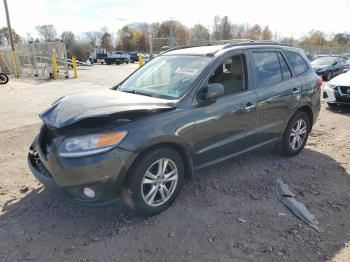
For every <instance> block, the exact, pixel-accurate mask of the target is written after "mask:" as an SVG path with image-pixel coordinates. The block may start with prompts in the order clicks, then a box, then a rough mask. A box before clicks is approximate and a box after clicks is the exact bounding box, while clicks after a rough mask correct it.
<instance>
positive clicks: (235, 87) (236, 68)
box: [209, 55, 246, 96]
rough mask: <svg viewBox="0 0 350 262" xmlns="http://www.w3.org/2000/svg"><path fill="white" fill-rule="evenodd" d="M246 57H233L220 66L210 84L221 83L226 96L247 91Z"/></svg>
mask: <svg viewBox="0 0 350 262" xmlns="http://www.w3.org/2000/svg"><path fill="white" fill-rule="evenodd" d="M244 65H245V57H244V55H237V56H233V57H231V58H229V59H226V61H225V62H224V63H222V64H221V65H219V66H218V68H217V69H216V70H215V71H214V73H213V75H212V76H211V77H210V79H209V83H219V84H222V85H223V86H224V88H225V96H226V95H231V94H236V93H240V92H242V91H244V90H246V85H245V79H246V74H245V70H244V69H245V66H244Z"/></svg>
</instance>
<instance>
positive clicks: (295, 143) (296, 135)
mask: <svg viewBox="0 0 350 262" xmlns="http://www.w3.org/2000/svg"><path fill="white" fill-rule="evenodd" d="M306 134H307V125H306V123H305V121H304V120H303V119H298V120H297V121H295V123H294V125H293V127H292V129H291V131H290V135H289V145H290V147H291V148H292V149H293V150H298V149H299V148H300V147H301V146H302V145H303V143H304V140H305V137H306Z"/></svg>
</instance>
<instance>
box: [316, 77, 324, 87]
mask: <svg viewBox="0 0 350 262" xmlns="http://www.w3.org/2000/svg"><path fill="white" fill-rule="evenodd" d="M316 84H317V85H318V86H319V87H320V86H322V84H323V79H322V77H320V76H317V78H316Z"/></svg>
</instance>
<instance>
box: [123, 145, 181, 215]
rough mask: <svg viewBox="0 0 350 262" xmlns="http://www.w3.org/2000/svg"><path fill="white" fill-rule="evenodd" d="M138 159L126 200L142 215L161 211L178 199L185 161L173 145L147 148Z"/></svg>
mask: <svg viewBox="0 0 350 262" xmlns="http://www.w3.org/2000/svg"><path fill="white" fill-rule="evenodd" d="M136 161H137V162H136V164H135V165H134V166H133V167H132V168H131V170H130V171H129V172H128V175H129V177H128V178H127V185H126V187H125V189H124V190H123V199H124V201H125V203H126V204H127V206H128V207H129V208H130V209H132V210H133V211H135V212H136V213H138V214H140V215H143V216H153V215H156V214H159V213H161V212H163V211H164V210H166V209H167V208H168V207H169V206H170V205H171V204H172V203H173V202H174V201H175V199H176V197H177V195H178V193H179V191H180V189H181V187H182V185H183V181H184V166H183V161H182V159H181V157H180V156H179V154H178V153H177V152H176V151H174V150H173V149H171V148H156V149H153V150H151V151H146V152H145V153H144V154H143V155H142V156H141V157H140V158H138V159H137V160H136Z"/></svg>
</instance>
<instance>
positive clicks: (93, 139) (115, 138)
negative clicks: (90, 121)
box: [58, 131, 127, 157]
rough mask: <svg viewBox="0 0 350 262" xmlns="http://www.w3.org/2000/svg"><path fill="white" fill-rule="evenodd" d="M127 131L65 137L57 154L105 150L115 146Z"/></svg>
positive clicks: (91, 153)
mask: <svg viewBox="0 0 350 262" xmlns="http://www.w3.org/2000/svg"><path fill="white" fill-rule="evenodd" d="M126 135H127V131H118V132H110V133H100V134H90V135H82V136H75V137H67V138H65V139H64V140H63V142H62V144H61V146H60V148H59V150H58V154H59V155H60V156H61V157H82V156H88V155H94V154H98V153H103V152H106V151H108V150H110V149H112V148H113V147H115V146H117V145H118V144H119V143H120V142H121V141H122V140H123V139H124V137H125V136H126Z"/></svg>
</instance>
